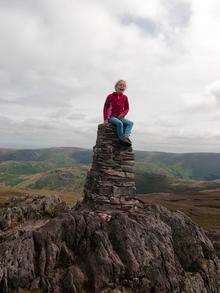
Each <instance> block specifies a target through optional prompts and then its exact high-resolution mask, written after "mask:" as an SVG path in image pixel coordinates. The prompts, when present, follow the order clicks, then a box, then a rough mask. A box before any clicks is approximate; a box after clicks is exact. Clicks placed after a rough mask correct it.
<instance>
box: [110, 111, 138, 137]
mask: <svg viewBox="0 0 220 293" xmlns="http://www.w3.org/2000/svg"><path fill="white" fill-rule="evenodd" d="M108 122H110V123H112V124H115V125H116V129H117V134H118V137H119V138H120V139H122V138H124V137H129V135H130V134H131V129H132V127H133V124H134V123H133V122H132V121H130V120H128V119H125V118H122V117H114V116H112V117H110V118H109V119H108ZM124 126H125V127H124Z"/></svg>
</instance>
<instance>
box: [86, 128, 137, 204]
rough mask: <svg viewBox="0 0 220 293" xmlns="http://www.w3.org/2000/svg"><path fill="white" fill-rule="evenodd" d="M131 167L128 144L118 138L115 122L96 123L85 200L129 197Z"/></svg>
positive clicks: (132, 193)
mask: <svg viewBox="0 0 220 293" xmlns="http://www.w3.org/2000/svg"><path fill="white" fill-rule="evenodd" d="M133 169H134V153H133V150H132V146H126V145H123V144H122V143H121V142H120V141H119V139H118V135H117V131H116V126H115V125H112V124H110V123H103V124H99V125H98V131H97V140H96V145H95V146H94V147H93V161H92V166H91V168H90V170H89V171H88V174H87V178H86V182H85V186H84V195H85V200H96V201H102V202H110V203H117V202H120V203H121V201H122V200H123V201H126V200H127V201H129V200H132V198H134V196H135V193H136V188H135V179H134V170H133Z"/></svg>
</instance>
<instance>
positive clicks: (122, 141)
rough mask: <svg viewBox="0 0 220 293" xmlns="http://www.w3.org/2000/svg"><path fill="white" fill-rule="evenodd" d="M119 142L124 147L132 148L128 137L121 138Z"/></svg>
mask: <svg viewBox="0 0 220 293" xmlns="http://www.w3.org/2000/svg"><path fill="white" fill-rule="evenodd" d="M119 141H120V142H121V143H122V144H123V145H126V146H130V145H131V143H130V142H129V141H128V139H127V138H126V137H124V138H121V139H120V140H119Z"/></svg>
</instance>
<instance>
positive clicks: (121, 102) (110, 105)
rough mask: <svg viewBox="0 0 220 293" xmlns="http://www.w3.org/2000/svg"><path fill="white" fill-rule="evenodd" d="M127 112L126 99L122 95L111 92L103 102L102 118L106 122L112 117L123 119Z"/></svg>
mask: <svg viewBox="0 0 220 293" xmlns="http://www.w3.org/2000/svg"><path fill="white" fill-rule="evenodd" d="M128 111H129V103H128V97H127V96H126V95H124V94H118V93H117V92H113V93H111V94H109V95H108V96H107V98H106V100H105V104H104V108H103V118H104V120H107V119H108V118H110V117H112V116H115V117H117V116H119V115H120V117H124V116H125V115H126V114H127V113H128Z"/></svg>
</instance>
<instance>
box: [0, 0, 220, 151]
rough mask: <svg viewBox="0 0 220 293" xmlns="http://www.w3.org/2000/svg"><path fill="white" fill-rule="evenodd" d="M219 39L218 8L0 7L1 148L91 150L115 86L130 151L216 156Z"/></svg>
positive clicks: (71, 0) (45, 3) (52, 0)
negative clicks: (120, 87)
mask: <svg viewBox="0 0 220 293" xmlns="http://www.w3.org/2000/svg"><path fill="white" fill-rule="evenodd" d="M219 30H220V1H219V0H211V1H201V0H190V1H186V0H169V1H167V0H148V1H146V0H136V1H133V0H120V1H116V0H93V1H91V0H80V1H75V0H62V1H60V0H37V1H36V0H7V1H6V0H0V109H1V111H0V147H17V148H41V147H53V146H77V147H85V148H92V147H93V145H94V144H95V140H96V132H97V126H98V124H99V123H102V121H103V115H102V111H103V104H104V101H105V99H106V96H107V95H108V94H109V93H111V92H113V91H114V83H115V81H117V80H118V79H121V78H122V79H125V80H126V81H127V84H128V88H127V91H126V94H127V96H128V98H129V102H130V111H129V113H128V115H127V116H126V118H128V119H130V120H132V121H134V127H133V132H132V136H131V139H132V140H133V147H134V149H139V150H155V151H166V152H220V57H219V52H220V38H219V33H220V32H219Z"/></svg>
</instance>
